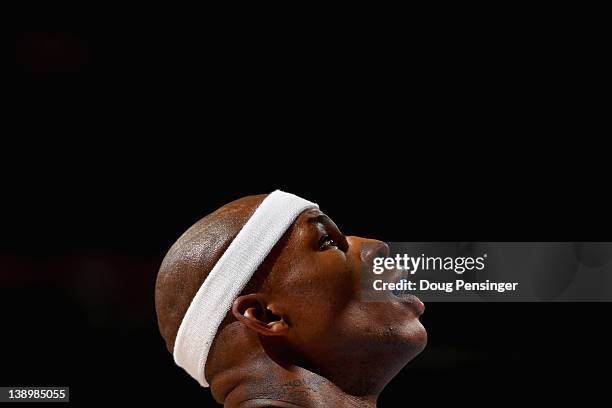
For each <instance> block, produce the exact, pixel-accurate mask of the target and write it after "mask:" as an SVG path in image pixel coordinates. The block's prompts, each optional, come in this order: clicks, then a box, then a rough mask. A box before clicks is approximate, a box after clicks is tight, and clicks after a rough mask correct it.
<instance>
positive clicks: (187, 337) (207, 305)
mask: <svg viewBox="0 0 612 408" xmlns="http://www.w3.org/2000/svg"><path fill="white" fill-rule="evenodd" d="M309 208H319V206H318V205H317V204H315V203H311V202H310V201H307V200H304V199H303V198H300V197H298V196H296V195H293V194H289V193H285V192H283V191H280V190H276V191H274V192H273V193H271V194H269V195H268V196H267V197H266V199H265V200H263V202H262V203H261V204H260V205H259V207H257V209H256V210H255V212H254V213H253V215H252V216H251V218H249V220H248V221H247V222H246V224H244V227H242V229H241V230H240V232H239V233H238V235H237V236H236V238H234V240H233V241H232V242H231V244H230V245H229V247H228V248H227V250H226V251H225V252H224V253H223V255H222V256H221V258H220V259H219V261H218V262H217V263H216V264H215V266H214V268H213V269H212V271H211V272H210V274H208V277H207V278H206V279H205V280H204V283H203V284H202V286H200V289H198V292H197V293H196V295H195V296H194V298H193V300H192V301H191V304H190V305H189V308H188V309H187V313H185V317H183V321H182V322H181V326H180V327H179V330H178V333H177V335H176V340H175V342H174V361H175V362H176V364H178V365H179V366H180V367H182V368H184V369H185V371H187V372H188V373H189V375H191V376H192V377H193V378H195V379H196V380H198V382H199V383H200V385H202V387H208V383H207V382H206V378H204V367H205V365H206V358H207V357H208V351H209V350H210V346H211V345H212V342H213V340H214V338H215V335H216V334H217V329H218V328H219V325H220V324H221V322H222V321H223V319H224V318H225V315H226V314H227V312H228V310H230V309H231V307H232V304H233V303H234V299H236V298H237V297H238V295H240V292H242V290H243V289H244V287H245V286H246V284H247V283H248V282H249V280H250V279H251V276H253V273H254V272H255V271H256V270H257V268H259V266H260V265H261V264H262V263H263V261H264V260H265V259H266V256H268V253H269V252H270V251H271V250H272V248H273V247H274V245H275V244H276V243H277V242H278V240H279V239H280V238H281V237H282V236H283V234H284V233H285V231H287V228H289V227H290V226H291V224H293V221H295V219H296V218H297V217H298V216H299V215H300V214H301V213H302V212H303V211H304V210H307V209H309Z"/></svg>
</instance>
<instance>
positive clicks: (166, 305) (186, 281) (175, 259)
mask: <svg viewBox="0 0 612 408" xmlns="http://www.w3.org/2000/svg"><path fill="white" fill-rule="evenodd" d="M265 198H266V194H261V195H255V196H248V197H243V198H241V199H239V200H236V201H233V202H231V203H229V204H227V205H224V206H223V207H221V208H219V209H218V210H217V211H215V212H213V213H211V214H209V215H207V216H206V217H204V218H202V219H201V220H199V221H198V222H196V223H195V224H194V225H193V226H192V227H191V228H189V229H188V230H187V231H185V233H184V234H183V235H181V237H180V238H179V239H178V240H177V241H176V242H175V243H174V245H172V247H171V248H170V250H169V251H168V253H167V254H166V257H165V258H164V260H163V262H162V264H161V267H160V270H159V273H158V275H157V283H156V286H155V308H156V310H157V321H158V324H159V330H160V332H161V334H162V336H163V338H164V340H165V341H166V347H167V348H168V351H170V352H171V353H172V352H173V350H174V341H175V339H176V334H177V332H178V329H179V326H180V324H181V321H182V320H183V316H185V313H186V312H187V308H188V307H189V304H190V303H191V301H192V299H193V298H194V296H195V294H196V292H197V291H198V289H199V288H200V286H202V283H203V282H204V280H205V279H206V277H207V276H208V274H209V273H210V271H211V270H212V269H213V267H214V266H215V264H216V263H217V261H218V260H219V258H220V257H221V255H223V252H225V250H226V249H227V247H228V246H229V244H230V243H231V242H232V241H233V240H234V238H235V237H236V235H238V233H239V232H240V229H241V228H242V227H243V226H244V224H246V222H247V221H248V219H249V218H250V217H251V216H252V215H253V213H254V212H255V210H256V209H257V207H258V206H259V204H261V202H262V201H263V200H264V199H265ZM256 275H257V274H256ZM259 278H260V277H259V276H253V278H252V279H251V283H250V284H249V285H247V287H246V288H245V291H246V290H253V289H256V288H255V287H253V286H254V285H253V283H254V282H259V281H260V279H259ZM228 320H232V319H231V313H230V314H229V315H228V316H227V318H226V319H225V320H224V321H223V323H222V324H221V326H220V327H219V329H221V328H222V327H223V326H224V325H226V324H227V321H228Z"/></svg>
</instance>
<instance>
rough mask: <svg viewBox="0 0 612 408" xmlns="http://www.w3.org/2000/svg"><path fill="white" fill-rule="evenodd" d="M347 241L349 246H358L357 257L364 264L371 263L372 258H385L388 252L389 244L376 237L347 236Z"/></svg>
mask: <svg viewBox="0 0 612 408" xmlns="http://www.w3.org/2000/svg"><path fill="white" fill-rule="evenodd" d="M348 241H349V245H350V246H351V247H353V248H359V258H360V259H361V262H364V263H366V264H372V263H373V262H374V258H379V257H385V258H386V257H388V256H389V253H390V250H389V245H387V244H385V243H384V242H382V241H378V240H376V239H367V238H361V237H348Z"/></svg>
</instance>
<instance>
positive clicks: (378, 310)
mask: <svg viewBox="0 0 612 408" xmlns="http://www.w3.org/2000/svg"><path fill="white" fill-rule="evenodd" d="M264 199H265V196H264V195H259V196H250V197H245V198H242V199H239V200H236V201H234V202H232V203H230V204H227V205H225V206H223V207H221V208H220V209H219V210H217V211H215V212H214V213H212V214H210V215H208V216H207V217H205V218H203V219H201V220H200V221H198V222H197V223H196V224H195V225H193V226H192V227H191V228H190V229H189V230H188V231H187V232H185V233H184V234H183V235H182V236H181V237H180V238H179V240H178V241H177V242H176V243H175V244H174V245H173V246H172V248H171V249H170V251H169V252H168V254H167V255H166V258H165V259H164V261H163V263H162V266H161V268H160V272H159V275H158V279H157V286H156V308H157V314H158V322H159V327H160V331H161V334H162V336H163V337H164V339H165V341H166V345H167V348H168V350H169V351H170V352H172V351H173V349H174V344H175V339H176V335H177V331H178V328H179V326H180V324H181V321H182V319H183V316H184V315H185V313H186V311H187V308H188V307H189V304H190V303H191V300H192V299H193V297H194V296H195V294H196V292H197V291H198V289H199V287H200V286H201V285H202V283H203V282H204V280H205V279H206V277H207V276H208V274H209V272H210V271H211V270H212V268H213V267H214V265H215V263H216V262H217V261H218V260H219V258H220V257H221V255H222V254H223V252H224V251H225V250H226V249H227V247H228V246H229V244H230V243H231V241H232V240H233V239H234V238H235V237H236V235H237V234H238V233H239V231H240V229H241V228H242V226H243V225H244V224H245V223H246V222H247V220H248V219H249V218H250V217H251V216H252V215H253V213H254V212H255V210H256V208H257V207H258V206H259V204H261V202H262V201H263V200H264ZM366 243H367V244H368V245H363V247H362V244H366ZM381 251H382V252H386V251H388V249H387V247H386V245H385V244H383V243H382V242H379V241H374V240H369V239H364V238H359V237H345V236H344V235H343V234H342V233H341V232H340V230H339V229H338V227H337V226H336V225H335V224H334V222H333V221H332V220H331V219H330V218H329V217H327V216H326V215H325V214H324V213H322V212H321V211H319V210H318V209H309V210H306V211H304V212H303V213H301V214H300V215H299V216H298V217H297V219H296V220H295V222H294V223H293V225H292V226H291V227H290V228H289V229H288V230H287V232H286V233H285V234H284V235H283V237H282V238H281V240H280V241H279V242H278V243H277V244H276V245H275V247H274V248H273V250H272V251H271V252H270V254H269V255H268V256H267V258H266V260H265V261H264V263H263V264H262V265H261V266H260V267H259V268H258V270H257V271H256V272H255V273H254V274H253V276H252V278H251V280H250V281H249V283H248V284H247V286H246V287H245V288H244V290H243V291H242V293H241V294H240V296H238V297H237V298H236V299H235V300H234V301H233V305H232V308H231V310H229V311H228V312H227V315H226V317H225V319H224V321H223V322H222V323H221V325H220V327H219V329H218V331H217V335H216V337H215V341H214V343H213V346H212V347H211V349H210V352H209V356H208V361H207V363H206V371H205V372H206V378H207V380H208V382H209V383H210V384H211V387H212V391H213V394H215V386H216V383H217V384H219V387H224V386H225V385H226V384H227V382H228V381H230V380H228V377H229V376H234V377H236V376H238V377H240V376H242V377H243V378H244V379H245V381H247V380H248V377H249V374H248V372H252V370H249V369H248V368H246V367H244V361H246V360H249V359H251V358H253V357H252V356H255V355H258V353H257V351H258V350H259V351H263V353H262V354H265V355H266V356H267V357H269V359H270V361H273V362H274V364H275V365H278V366H281V367H284V368H287V369H290V368H291V367H292V366H298V367H302V368H305V369H307V370H310V371H312V372H315V373H317V374H320V375H321V376H323V377H325V378H327V379H328V380H329V381H331V382H333V383H334V384H336V385H338V386H339V387H340V388H342V389H344V390H345V391H346V392H348V393H351V394H353V395H358V394H359V393H378V392H380V390H381V389H382V388H383V387H384V386H385V385H386V384H387V382H388V381H389V380H390V379H391V378H392V377H393V376H394V375H395V374H396V373H397V372H398V371H399V370H400V369H401V368H402V367H403V366H404V365H405V364H406V363H407V362H408V361H409V360H410V359H412V358H413V357H414V356H415V355H417V354H418V353H419V352H420V351H421V350H422V349H423V348H424V346H425V342H426V333H425V330H424V328H423V326H422V325H421V324H420V322H419V321H418V313H417V312H416V311H415V310H414V308H411V307H410V306H408V305H404V304H402V303H397V302H395V303H394V302H388V303H384V302H378V303H376V302H367V303H366V302H362V301H361V300H360V273H361V268H362V265H363V264H364V263H366V264H368V263H371V262H372V259H373V258H374V257H376V256H381ZM248 348H256V349H258V350H247V349H248ZM255 364H258V366H259V365H261V359H259V360H257V363H255ZM237 367H240V368H239V369H237ZM228 373H231V375H230V374H228Z"/></svg>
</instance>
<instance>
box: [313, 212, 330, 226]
mask: <svg viewBox="0 0 612 408" xmlns="http://www.w3.org/2000/svg"><path fill="white" fill-rule="evenodd" d="M308 224H324V225H330V224H333V222H332V220H331V218H329V217H328V216H327V215H325V214H319V215H316V216H314V217H310V218H308Z"/></svg>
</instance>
